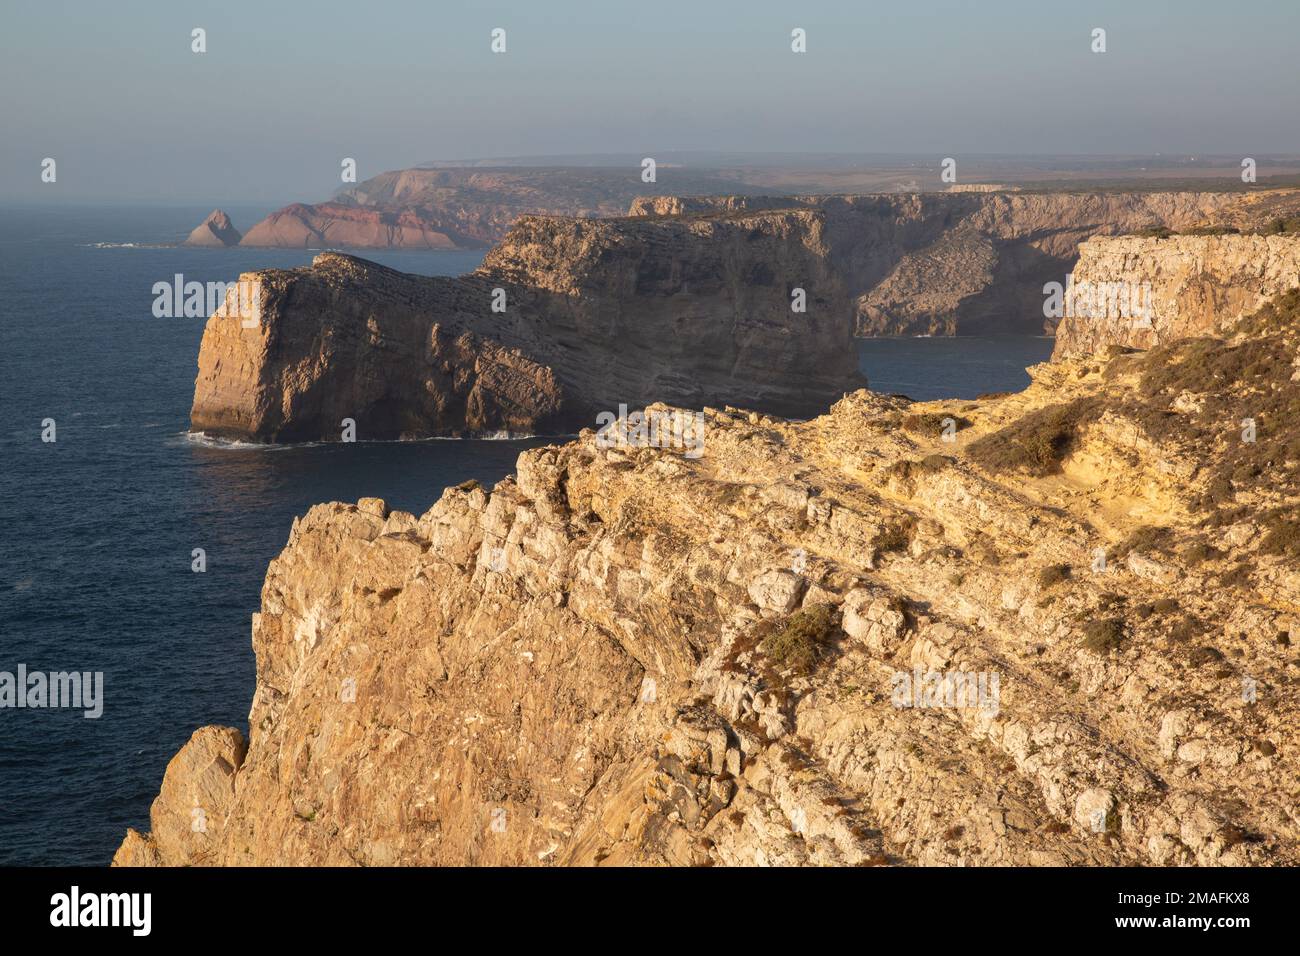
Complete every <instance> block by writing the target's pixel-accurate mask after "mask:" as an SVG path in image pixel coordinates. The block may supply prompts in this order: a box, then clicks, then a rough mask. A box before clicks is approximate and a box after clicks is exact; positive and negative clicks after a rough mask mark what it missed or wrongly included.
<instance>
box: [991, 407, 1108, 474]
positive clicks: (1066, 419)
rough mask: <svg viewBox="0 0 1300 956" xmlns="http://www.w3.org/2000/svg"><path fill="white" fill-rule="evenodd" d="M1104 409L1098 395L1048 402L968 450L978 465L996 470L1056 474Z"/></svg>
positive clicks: (998, 471) (996, 471) (1000, 471)
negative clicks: (1057, 403)
mask: <svg viewBox="0 0 1300 956" xmlns="http://www.w3.org/2000/svg"><path fill="white" fill-rule="evenodd" d="M1104 408H1105V406H1104V404H1103V402H1102V401H1101V400H1099V399H1097V398H1079V399H1076V400H1074V401H1073V402H1068V403H1066V404H1063V405H1049V406H1048V407H1046V408H1040V409H1038V410H1037V411H1034V412H1030V413H1029V414H1028V415H1026V416H1025V417H1024V418H1021V419H1019V420H1018V421H1016V422H1013V423H1012V424H1010V425H1008V426H1006V427H1005V428H1002V429H999V430H998V431H996V432H993V433H992V434H989V435H985V436H984V437H983V438H979V439H976V440H975V441H973V442H971V444H970V446H969V448H968V449H967V453H968V454H969V455H970V457H971V459H972V460H973V461H974V462H975V463H976V464H978V465H979V466H981V467H982V468H984V469H986V470H988V471H991V472H995V473H1006V472H1011V471H1024V472H1028V473H1029V474H1030V475H1031V476H1033V477H1036V478H1041V477H1043V476H1045V475H1052V474H1056V473H1057V472H1059V471H1060V470H1061V462H1062V461H1064V460H1065V458H1066V456H1068V455H1069V454H1070V452H1071V451H1072V450H1073V448H1074V444H1075V442H1076V440H1077V439H1078V437H1079V434H1080V432H1081V431H1082V429H1083V427H1084V426H1085V425H1087V424H1089V423H1090V422H1093V421H1095V420H1096V419H1097V418H1098V417H1100V415H1101V413H1102V411H1103V410H1104Z"/></svg>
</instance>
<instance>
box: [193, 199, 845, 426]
mask: <svg viewBox="0 0 1300 956" xmlns="http://www.w3.org/2000/svg"><path fill="white" fill-rule="evenodd" d="M824 232H825V222H824V217H823V216H822V214H821V213H819V212H818V211H816V210H795V211H787V212H770V213H767V212H765V213H753V214H747V215H744V216H737V217H719V218H715V219H711V220H662V221H661V220H644V219H642V220H628V219H622V220H615V221H608V222H606V221H595V220H569V219H550V218H544V217H525V218H523V219H521V220H520V221H519V223H517V224H516V226H515V228H514V229H513V230H512V231H511V233H510V236H509V237H508V238H507V239H506V241H504V242H503V243H501V245H500V246H498V247H497V248H496V249H494V250H492V252H491V253H489V255H488V257H487V258H486V259H485V261H484V264H483V266H482V267H481V268H480V269H479V270H477V271H476V272H474V273H472V274H470V275H468V276H464V277H461V278H456V279H440V278H422V277H418V276H410V275H404V274H401V273H397V272H394V271H392V270H390V269H386V268H383V267H381V266H378V265H375V264H373V263H368V262H365V261H364V260H360V259H355V258H352V257H349V256H342V255H338V254H334V253H327V254H323V255H321V256H318V257H317V258H316V260H315V261H314V263H313V265H312V267H311V268H310V269H301V270H290V271H283V270H270V271H265V272H258V273H249V274H247V275H245V276H243V277H241V283H246V284H247V287H251V288H253V289H255V290H256V292H255V294H250V293H249V292H248V291H247V288H246V289H245V290H244V292H243V293H242V294H243V295H244V298H245V299H249V298H251V299H254V300H255V301H256V303H257V305H256V309H255V310H254V314H251V315H244V316H242V317H239V316H235V315H232V314H226V313H227V311H232V312H233V311H234V309H233V306H234V300H233V299H228V302H227V305H228V306H231V309H230V310H226V309H223V310H222V311H221V312H219V313H218V314H215V315H214V316H213V317H212V318H210V319H209V321H208V325H207V328H206V329H205V332H204V336H203V343H202V346H201V349H200V353H199V375H198V379H197V381H196V384H195V397H194V405H193V408H192V411H191V425H192V428H193V429H194V430H195V431H202V432H204V433H206V434H209V435H213V436H218V437H226V438H242V439H251V440H256V441H300V440H309V439H310V440H315V439H322V440H337V439H338V438H339V436H340V433H341V428H342V424H341V423H342V421H343V419H352V420H353V421H354V422H355V423H356V437H357V438H358V439H362V440H365V439H390V438H399V437H408V438H410V437H427V436H433V435H463V434H467V433H474V432H495V431H500V430H506V431H511V432H533V433H556V432H562V431H576V430H577V429H578V428H581V427H583V426H584V425H590V424H593V422H594V419H595V416H596V414H597V413H598V412H600V411H604V410H617V409H618V407H619V406H620V404H626V405H629V406H632V407H639V406H642V405H645V404H648V403H650V402H653V401H667V402H672V403H674V404H678V405H684V406H688V407H694V408H699V407H701V406H703V405H705V404H710V403H714V404H726V403H737V404H745V405H747V406H752V407H755V408H759V409H763V410H765V411H768V412H772V413H776V414H781V415H787V416H796V417H806V416H811V415H814V414H817V412H819V411H820V410H822V409H824V408H825V407H826V406H827V405H828V404H830V403H831V402H832V401H834V400H835V399H836V398H838V397H839V396H840V395H842V394H843V393H844V392H845V391H847V390H850V389H852V388H854V387H856V386H857V385H860V384H861V381H862V380H861V377H860V375H859V374H858V372H857V359H856V353H855V351H854V349H853V342H852V335H853V328H852V308H851V306H850V304H849V301H848V299H847V297H846V296H845V294H844V291H843V287H842V286H841V285H840V283H839V281H838V279H837V278H836V276H835V274H834V272H833V270H832V269H831V268H830V266H829V264H828V259H827V249H826V245H825V238H824ZM796 288H798V289H802V290H803V300H804V303H805V310H804V311H802V312H800V311H795V310H794V309H792V301H793V299H792V293H793V292H794V290H795V289H796ZM497 290H500V291H499V292H498V291H497ZM233 295H235V293H233V292H232V296H233ZM494 302H495V303H497V304H498V306H501V305H503V306H504V311H503V312H496V311H493V304H494Z"/></svg>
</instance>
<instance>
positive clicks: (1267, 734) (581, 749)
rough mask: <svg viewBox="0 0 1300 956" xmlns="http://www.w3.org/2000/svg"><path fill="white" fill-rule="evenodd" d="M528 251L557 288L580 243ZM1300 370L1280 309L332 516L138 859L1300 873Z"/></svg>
mask: <svg viewBox="0 0 1300 956" xmlns="http://www.w3.org/2000/svg"><path fill="white" fill-rule="evenodd" d="M531 228H533V229H536V230H538V231H539V234H538V235H537V236H536V238H537V239H538V243H537V255H538V256H539V258H538V260H537V261H536V262H535V263H534V262H533V261H532V260H531V259H530V258H529V257H528V256H526V255H520V256H516V257H515V258H513V259H512V261H513V262H514V263H515V268H516V269H518V270H519V271H520V273H521V274H523V275H528V276H530V277H531V281H533V282H536V283H537V284H538V285H540V286H543V287H546V288H549V289H551V290H552V291H554V292H556V293H559V294H565V293H566V292H568V291H570V286H569V285H568V283H567V280H566V279H565V278H564V277H563V276H560V275H555V274H552V273H550V272H548V270H547V268H546V267H545V265H544V263H545V262H546V261H547V260H546V258H545V255H544V253H543V249H542V245H543V242H542V240H543V239H545V240H546V241H547V242H550V241H560V242H569V243H578V244H579V245H581V242H582V236H581V234H580V233H579V232H577V231H574V228H573V227H562V226H561V225H559V224H555V223H547V222H538V223H535V224H533V226H532V227H531ZM674 228H684V227H682V226H680V225H678V226H675V227H674ZM700 228H710V229H724V230H725V229H727V228H728V227H726V226H724V225H721V224H718V223H709V224H704V225H701V227H700ZM753 228H755V227H754V226H753V225H752V224H751V223H749V222H747V223H746V225H745V226H744V227H743V230H744V231H743V232H742V233H741V234H740V235H739V236H737V237H736V238H735V240H734V241H736V242H738V243H744V242H745V241H746V240H745V238H744V235H745V233H747V232H748V231H749V230H751V229H753ZM557 229H559V230H561V232H562V233H563V234H562V235H561V236H558V237H556V236H555V235H554V232H553V231H554V230H557ZM566 229H567V230H569V231H568V232H565V231H564V230H566ZM590 252H591V255H592V256H593V257H594V258H595V259H597V260H601V259H603V258H604V256H605V253H604V252H603V251H600V250H598V249H592V250H590ZM672 278H673V276H672V275H671V274H664V273H653V274H651V275H642V277H641V281H644V282H655V281H662V282H669V281H671V280H672ZM626 281H628V282H629V283H630V282H632V281H633V280H632V279H631V278H630V277H628V279H627V280H626ZM1298 347H1300V294H1296V293H1292V294H1290V295H1289V296H1287V297H1285V298H1283V299H1282V300H1280V301H1279V302H1278V303H1277V304H1276V305H1275V306H1274V305H1271V306H1269V307H1267V308H1266V309H1265V310H1263V311H1262V312H1261V313H1259V314H1258V315H1256V316H1254V317H1252V318H1250V319H1247V320H1245V321H1243V322H1242V323H1241V324H1240V325H1239V326H1237V327H1236V328H1235V329H1232V330H1229V331H1226V332H1225V338H1224V339H1223V340H1222V341H1210V342H1207V341H1206V340H1195V341H1190V342H1185V343H1181V344H1170V345H1164V346H1161V347H1160V348H1158V349H1156V350H1155V351H1153V352H1151V353H1148V354H1132V355H1119V356H1116V357H1115V358H1113V359H1111V360H1110V361H1109V362H1106V361H1099V360H1082V359H1076V360H1065V361H1061V362H1058V363H1052V364H1046V365H1041V366H1037V367H1035V368H1034V369H1033V370H1032V372H1033V383H1032V384H1031V385H1030V387H1029V388H1028V389H1027V390H1025V391H1024V392H1022V393H1019V394H1015V395H1007V396H1002V397H990V398H987V399H983V400H980V401H975V402H947V403H930V404H909V403H907V402H906V401H904V400H902V399H898V398H886V397H883V396H879V395H874V394H872V393H869V392H866V391H861V392H857V393H854V394H852V395H849V396H847V397H845V398H844V399H843V400H841V401H839V402H838V403H836V404H835V406H834V407H833V408H832V409H831V410H830V411H829V412H828V413H827V414H825V415H823V416H821V417H819V418H816V419H813V420H811V421H806V422H792V421H786V420H780V419H777V418H772V417H769V416H766V415H762V414H758V413H754V412H745V411H739V410H736V409H733V408H721V409H711V410H709V411H708V412H707V429H708V430H707V439H706V443H705V446H704V453H703V455H702V456H701V457H698V458H691V457H689V456H686V455H683V454H681V453H680V451H679V450H675V449H672V448H660V447H639V446H637V445H636V444H635V443H633V444H627V443H624V444H621V445H617V446H615V447H606V444H605V443H603V442H602V441H601V440H600V439H599V438H598V436H596V435H593V434H592V433H591V432H590V431H584V432H583V434H582V435H581V436H580V437H579V438H578V439H577V440H576V441H572V442H569V443H567V444H564V445H560V446H555V447H547V448H540V449H535V450H532V451H528V452H526V453H524V454H523V455H521V456H520V458H519V461H518V467H517V473H516V475H515V476H513V477H511V478H507V479H506V480H504V481H501V482H499V483H498V484H497V485H496V486H495V487H494V488H492V489H486V488H481V487H478V486H476V485H474V484H472V483H471V484H467V485H463V486H460V487H457V488H451V489H448V490H446V491H445V492H444V493H443V494H442V497H441V498H440V499H439V500H438V501H437V502H436V503H435V504H433V506H432V507H431V508H430V509H429V510H428V511H426V512H425V513H424V514H423V515H412V514H407V513H403V512H400V511H391V510H389V509H388V508H387V507H386V506H385V504H384V503H383V502H382V501H379V500H375V499H365V500H362V501H360V502H358V503H357V504H355V505H353V504H339V503H333V504H324V505H318V506H316V507H314V508H313V509H311V511H310V512H309V513H308V514H307V515H306V516H304V517H303V518H301V519H299V520H297V521H295V522H294V525H293V529H292V531H291V533H290V537H289V542H288V545H287V546H286V547H285V549H284V551H283V553H282V554H281V555H280V556H279V557H278V558H277V559H276V560H275V561H274V562H273V563H272V565H271V567H270V569H269V571H268V574H267V578H266V583H265V586H264V588H263V591H262V605H261V611H260V613H258V614H257V615H255V617H254V620H253V628H252V633H253V646H254V649H255V651H256V655H257V687H256V692H255V694H254V697H253V705H252V711H251V713H250V718H249V724H250V728H251V737H250V739H249V741H248V742H247V750H246V753H245V743H244V741H243V740H242V739H240V737H239V735H238V734H237V733H235V732H233V731H230V730H224V729H220V728H208V729H205V730H203V731H200V732H199V733H198V734H196V736H195V738H194V739H193V740H191V741H190V743H189V744H187V745H186V747H185V748H184V749H183V750H182V751H181V753H180V754H179V755H178V756H177V758H176V759H175V760H173V762H172V763H171V764H170V765H169V767H168V770H167V775H166V778H165V779H164V782H163V786H162V792H161V793H160V795H159V798H158V800H157V801H156V802H155V803H154V805H153V809H152V813H151V821H152V832H151V834H147V835H145V834H139V833H136V832H134V831H132V832H130V833H129V834H128V836H127V839H126V840H125V842H124V843H123V845H122V847H121V849H120V850H119V851H118V854H117V856H116V858H115V863H117V864H119V865H130V864H146V865H147V864H165V865H186V864H192V863H219V864H340V865H353V864H356V865H374V864H435V863H446V864H464V863H477V864H490V863H508V864H541V865H554V864H601V863H603V864H607V865H614V864H711V863H712V864H803V863H812V864H895V863H897V864H907V863H920V864H954V865H961V864H964V865H993V864H1004V865H1025V864H1058V863H1073V864H1094V865H1102V864H1105V865H1120V864H1122V865H1135V864H1160V865H1169V864H1199V865H1215V864H1225V865H1226V864H1249V865H1263V864H1286V865H1296V864H1297V863H1300V809H1298V808H1300V751H1297V748H1296V742H1295V732H1294V728H1295V725H1296V721H1297V718H1300V704H1298V703H1297V701H1300V697H1297V693H1296V691H1297V679H1298V678H1300V658H1298V657H1297V651H1296V645H1295V641H1296V639H1297V638H1298V637H1300V616H1298V615H1297V610H1296V609H1297V607H1300V571H1298V570H1297V568H1298V567H1300V561H1298V559H1300V520H1298V519H1297V517H1296V516H1297V514H1300V512H1298V511H1297V509H1296V505H1297V503H1300V441H1297V440H1296V439H1295V437H1294V431H1293V429H1292V426H1291V423H1292V422H1294V420H1295V416H1296V415H1297V414H1300V375H1297V374H1295V369H1296V366H1295V364H1294V363H1295V356H1296V355H1297V349H1298ZM1245 418H1251V419H1252V420H1254V421H1255V422H1256V423H1257V424H1258V431H1257V433H1256V432H1255V431H1252V432H1251V433H1250V436H1249V441H1247V440H1246V438H1245V435H1244V433H1243V432H1241V431H1240V430H1239V428H1238V425H1237V423H1238V422H1239V421H1241V420H1243V419H1245ZM954 682H956V683H954ZM954 687H955V688H956V690H954ZM195 808H198V809H199V810H201V811H202V813H203V816H204V819H205V820H206V821H207V823H206V829H205V832H203V833H201V834H197V835H196V833H195V832H194V830H193V828H192V827H189V826H188V821H190V820H191V818H192V816H193V813H194V810H195ZM178 821H179V823H178Z"/></svg>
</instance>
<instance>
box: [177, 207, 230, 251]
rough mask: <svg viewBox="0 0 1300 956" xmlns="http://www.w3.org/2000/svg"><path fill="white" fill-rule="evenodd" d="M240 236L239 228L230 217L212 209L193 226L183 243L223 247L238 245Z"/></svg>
mask: <svg viewBox="0 0 1300 956" xmlns="http://www.w3.org/2000/svg"><path fill="white" fill-rule="evenodd" d="M240 238H241V236H240V235H239V230H238V229H236V228H235V225H234V223H232V222H231V221H230V217H229V216H227V215H226V214H225V212H223V211H222V210H220V209H214V210H212V212H210V213H209V214H208V218H207V219H204V220H203V221H202V222H201V223H199V224H198V225H197V226H195V227H194V231H193V232H191V233H190V234H189V237H188V238H187V239H186V240H185V242H184V245H187V246H210V247H213V248H225V247H227V246H236V245H238V244H239V240H240Z"/></svg>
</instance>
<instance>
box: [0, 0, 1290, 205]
mask: <svg viewBox="0 0 1300 956" xmlns="http://www.w3.org/2000/svg"><path fill="white" fill-rule="evenodd" d="M796 27H798V28H802V29H804V30H805V31H806V33H807V52H806V53H802V54H795V53H792V52H791V49H790V44H791V38H790V33H791V30H792V29H794V28H796ZM194 28H202V29H204V30H205V31H206V40H207V52H205V53H201V54H200V53H194V52H192V50H191V44H192V40H191V31H192V30H193V29H194ZM494 28H502V29H504V30H505V31H506V52H505V53H504V54H494V53H493V52H492V51H491V48H490V46H491V31H492V30H493V29H494ZM1095 28H1102V29H1104V30H1105V31H1106V52H1105V53H1094V52H1093V51H1092V49H1091V47H1092V44H1093V39H1092V33H1093V30H1094V29H1095ZM1297 38H1300V2H1297V0H1256V2H1253V3H1249V4H1234V3H1223V2H1201V0H1182V2H1165V0H1125V2H1114V3H1112V2H1061V0H1023V2H1022V0H985V2H979V3H975V2H963V0H894V2H890V3H876V2H871V0H847V2H838V0H835V2H831V0H825V2H818V0H785V2H774V0H743V2H741V0H693V2H679V0H642V2H625V0H597V2H589V0H526V2H518V3H484V2H472V0H424V2H405V0H391V2H387V0H368V2H364V3H361V2H339V0H316V2H311V3H307V2H299V3H288V2H275V0H261V2H256V3H254V2H246V0H220V2H212V3H208V2H178V0H172V2H166V0H155V2H145V0H113V2H100V0H86V2H80V3H73V2H61V0H36V2H24V0H4V3H3V6H0V130H2V131H3V132H2V133H0V199H8V200H14V199H19V200H30V199H36V200H48V199H49V198H51V196H50V191H51V189H52V188H55V189H57V191H58V193H57V195H58V198H59V199H62V200H96V201H108V200H115V199H120V200H123V201H151V200H152V201H164V202H197V203H204V202H212V203H214V204H216V203H220V202H226V203H230V202H241V201H243V202H271V203H275V204H279V203H286V202H291V201H307V202H313V201H320V200H322V199H324V198H326V197H328V196H329V195H330V194H332V193H333V192H334V191H335V190H336V189H337V188H338V187H339V186H340V177H339V171H340V163H341V161H342V160H343V159H344V158H345V157H350V158H354V159H355V160H356V161H357V171H358V178H359V179H365V178H367V177H368V176H372V175H375V174H377V173H380V172H383V171H384V170H388V169H399V168H403V167H407V166H413V165H416V164H418V163H421V162H424V161H428V160H452V159H461V158H470V157H475V158H477V157H492V156H519V155H529V156H535V155H550V154H579V153H629V154H636V155H644V156H654V155H655V153H656V151H660V152H665V151H670V150H671V151H682V150H727V151H751V152H810V153H814V152H843V153H859V152H866V153H906V154H926V153H930V152H933V153H934V154H935V155H936V156H937V157H946V156H953V157H958V158H960V157H961V155H962V154H963V153H966V154H975V153H981V154H988V153H1000V154H1020V155H1023V154H1037V155H1041V154H1129V155H1133V154H1150V153H1157V152H1162V153H1166V154H1170V153H1173V154H1183V153H1186V154H1220V155H1241V156H1258V155H1268V154H1281V153H1300V123H1297V118H1298V117H1300V72H1298V71H1297V69H1296V58H1295V48H1296V42H1297ZM46 157H51V158H54V159H55V160H56V163H57V167H56V169H57V182H56V183H55V184H45V183H42V182H41V163H42V160H43V159H44V158H46Z"/></svg>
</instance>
